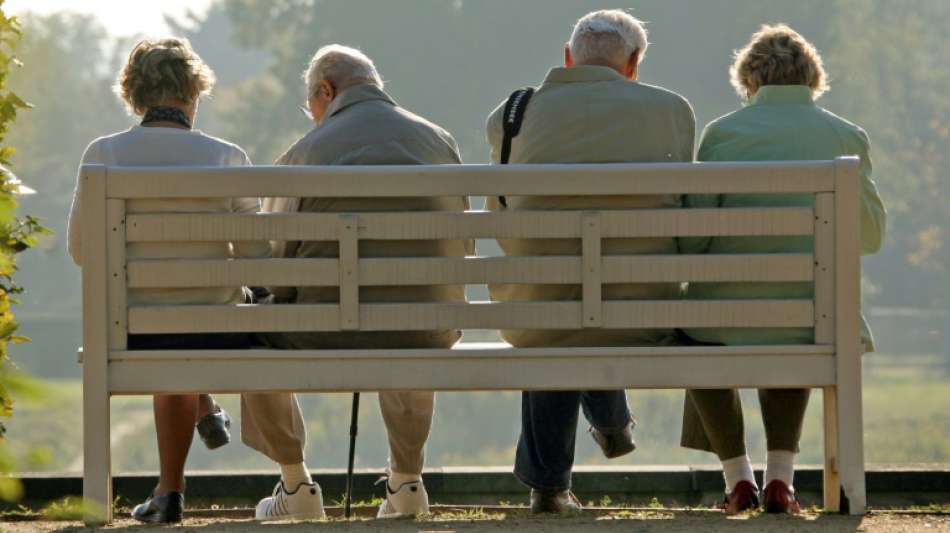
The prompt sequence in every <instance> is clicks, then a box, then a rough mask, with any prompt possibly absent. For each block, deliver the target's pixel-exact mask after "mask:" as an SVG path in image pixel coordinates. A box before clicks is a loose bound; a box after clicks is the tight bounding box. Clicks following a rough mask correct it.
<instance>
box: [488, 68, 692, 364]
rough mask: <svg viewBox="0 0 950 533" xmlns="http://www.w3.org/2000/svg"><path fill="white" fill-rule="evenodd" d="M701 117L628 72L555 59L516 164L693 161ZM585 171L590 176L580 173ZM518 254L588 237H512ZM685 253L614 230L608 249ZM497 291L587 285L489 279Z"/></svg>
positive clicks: (521, 297) (495, 122) (601, 335)
mask: <svg viewBox="0 0 950 533" xmlns="http://www.w3.org/2000/svg"><path fill="white" fill-rule="evenodd" d="M504 107H505V102H502V103H501V104H500V105H499V106H498V107H497V108H496V109H495V111H494V112H492V114H491V115H490V116H489V118H488V125H487V134H488V143H489V144H490V145H491V149H492V161H493V162H495V163H497V162H498V161H499V157H500V154H501V144H502V115H503V113H504ZM695 128H696V121H695V119H694V117H693V110H692V108H691V107H690V105H689V102H687V101H686V99H685V98H683V97H682V96H680V95H678V94H676V93H674V92H671V91H668V90H666V89H662V88H660V87H654V86H652V85H647V84H645V83H639V82H634V81H630V80H627V79H626V78H624V77H623V76H621V75H620V74H619V73H618V72H617V71H615V70H613V69H611V68H608V67H600V66H587V65H585V66H576V67H571V68H563V67H559V68H553V69H551V71H550V72H549V73H548V75H547V77H546V78H545V79H544V83H542V84H541V86H540V87H539V88H538V90H537V92H536V93H535V95H534V97H533V98H532V99H531V101H530V103H529V104H528V107H527V111H526V113H525V118H524V122H523V123H522V127H521V132H520V134H519V135H518V136H517V137H515V138H514V139H513V142H512V150H511V158H510V162H511V163H521V164H538V163H638V162H639V163H644V162H672V161H679V162H681V161H692V159H693V140H694V136H695ZM579 179H583V178H579ZM680 202H681V198H680V197H679V196H677V195H667V196H643V195H634V196H599V197H582V196H534V197H517V196H511V197H508V198H507V204H508V206H507V208H506V207H504V206H502V205H500V203H499V202H498V199H497V198H496V197H489V199H488V209H490V210H504V209H520V210H531V209H566V210H578V209H659V208H678V207H680ZM498 244H499V245H500V246H501V249H502V250H503V251H504V252H505V255H509V256H536V255H580V253H581V243H580V240H570V239H529V240H524V239H503V240H499V242H498ZM670 253H676V242H675V240H674V239H672V238H656V239H652V238H651V239H605V240H604V254H606V255H625V254H670ZM489 292H490V293H491V298H492V300H495V301H525V300H529V301H530V300H542V301H551V300H574V301H577V300H580V299H581V287H580V285H489ZM679 292H680V291H679V284H671V283H653V284H642V283H628V284H610V285H605V286H604V298H605V299H607V300H626V299H631V300H636V299H647V300H655V299H678V298H679ZM501 334H502V337H503V338H504V339H505V340H507V341H508V342H510V343H511V344H513V345H515V346H610V345H620V346H637V345H647V346H653V345H656V344H662V343H664V342H667V341H668V339H669V337H670V336H671V335H672V331H668V330H606V329H604V330H596V329H589V330H583V331H568V330H564V331H559V330H504V331H502V332H501Z"/></svg>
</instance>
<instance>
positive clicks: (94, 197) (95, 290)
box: [80, 166, 112, 524]
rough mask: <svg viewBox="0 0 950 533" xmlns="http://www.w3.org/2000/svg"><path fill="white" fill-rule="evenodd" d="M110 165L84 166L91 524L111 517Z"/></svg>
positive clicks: (86, 463) (86, 454) (86, 475)
mask: <svg viewBox="0 0 950 533" xmlns="http://www.w3.org/2000/svg"><path fill="white" fill-rule="evenodd" d="M106 178H107V171H106V168H105V167H103V166H96V167H92V166H87V167H83V171H82V174H81V182H80V187H81V191H80V196H81V199H82V256H83V265H82V292H83V298H82V311H83V313H82V337H83V338H82V340H83V365H82V381H83V387H82V397H83V399H82V402H83V422H82V424H83V426H82V429H83V431H82V438H83V485H82V487H83V498H84V499H85V501H86V503H87V506H86V509H85V511H84V520H85V521H86V523H88V524H101V523H107V522H111V521H112V465H111V450H110V446H111V442H110V440H109V414H110V413H109V374H108V373H109V365H108V352H109V337H110V335H109V315H108V313H109V303H110V302H109V298H108V290H109V283H108V272H109V270H108V266H109V265H108V257H107V251H106V242H107V238H108V227H107V219H106V216H107V206H106Z"/></svg>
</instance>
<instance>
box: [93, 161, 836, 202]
mask: <svg viewBox="0 0 950 533" xmlns="http://www.w3.org/2000/svg"><path fill="white" fill-rule="evenodd" d="M578 172H582V173H583V175H584V179H577V175H578V174H577V173H578ZM357 177H358V179H356V178H357ZM833 179H834V177H833V168H832V162H830V161H781V162H737V163H662V164H649V163H637V164H635V165H631V164H596V165H507V166H506V167H504V169H501V168H499V167H498V166H496V165H442V166H346V167H288V166H258V167H224V168H222V167H215V168H208V167H175V168H165V169H161V168H155V167H112V168H110V169H109V182H108V190H107V194H108V196H109V198H180V197H181V196H182V191H188V196H189V197H208V198H226V197H240V196H243V197H268V196H276V197H280V196H288V197H360V196H365V197H405V196H494V195H499V194H501V195H510V196H515V195H530V196H537V195H566V196H579V195H580V196H587V195H593V194H599V195H622V194H687V193H691V194H701V193H714V194H715V193H807V192H823V191H824V192H827V191H832V190H834V182H833ZM595 191H596V192H595Z"/></svg>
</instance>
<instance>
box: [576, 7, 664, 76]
mask: <svg viewBox="0 0 950 533" xmlns="http://www.w3.org/2000/svg"><path fill="white" fill-rule="evenodd" d="M648 45H649V43H648V42H647V31H646V29H645V28H644V27H643V22H641V21H640V20H638V19H636V18H635V17H634V16H633V15H631V14H629V13H627V12H626V11H623V10H620V9H605V10H601V11H594V12H593V13H588V14H586V15H584V16H583V17H581V19H580V20H578V21H577V24H575V25H574V32H573V33H572V34H571V42H570V44H569V46H570V49H571V56H572V57H573V58H574V63H576V64H579V65H603V66H609V67H615V68H619V67H622V66H623V65H624V63H626V61H627V58H629V57H630V55H631V54H633V53H634V52H636V51H639V52H640V55H639V60H643V55H644V54H645V53H646V51H647V46H648Z"/></svg>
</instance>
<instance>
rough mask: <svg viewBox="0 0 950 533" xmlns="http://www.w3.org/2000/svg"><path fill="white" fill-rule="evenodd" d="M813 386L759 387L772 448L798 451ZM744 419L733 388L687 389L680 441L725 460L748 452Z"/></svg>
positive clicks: (736, 393) (767, 434)
mask: <svg viewBox="0 0 950 533" xmlns="http://www.w3.org/2000/svg"><path fill="white" fill-rule="evenodd" d="M810 393H811V390H810V389H759V403H760V404H761V406H762V421H763V422H764V423H765V440H766V444H767V446H768V449H769V450H785V451H792V452H796V453H797V452H798V442H799V440H800V439H801V436H802V424H803V422H804V420H805V410H806V409H807V408H808V396H809V394H810ZM744 424H745V422H744V420H743V416H742V403H741V402H740V400H739V392H738V391H737V390H734V389H693V390H687V391H686V401H685V403H684V405H683V433H682V438H681V441H680V445H681V446H683V447H685V448H692V449H695V450H701V451H707V452H712V453H715V454H716V455H717V456H719V459H720V460H722V461H725V460H727V459H732V458H735V457H739V456H742V455H745V454H746V447H745V425H744Z"/></svg>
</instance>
